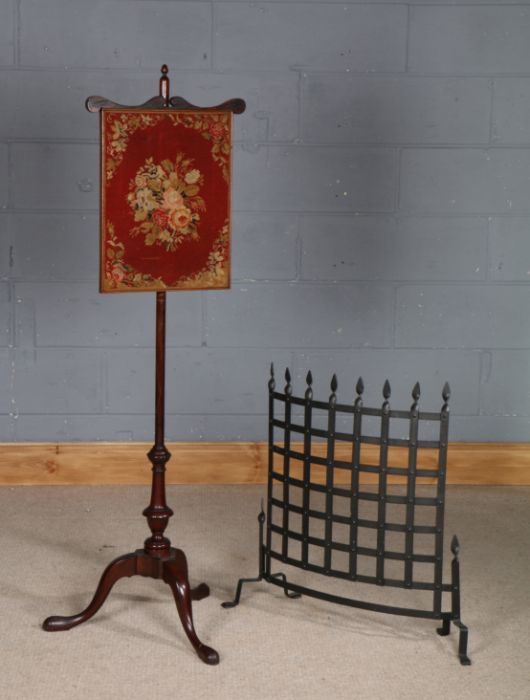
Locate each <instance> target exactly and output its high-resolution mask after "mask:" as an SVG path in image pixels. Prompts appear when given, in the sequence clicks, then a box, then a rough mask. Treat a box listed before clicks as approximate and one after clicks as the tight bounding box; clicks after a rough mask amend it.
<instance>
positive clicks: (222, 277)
mask: <svg viewBox="0 0 530 700" xmlns="http://www.w3.org/2000/svg"><path fill="white" fill-rule="evenodd" d="M228 240H229V226H228V219H227V220H226V221H225V224H224V226H223V228H222V229H221V231H220V233H219V236H218V237H217V239H216V240H215V242H214V245H213V248H212V250H211V251H210V254H209V255H208V260H207V262H206V265H205V268H204V270H201V271H200V272H197V273H196V274H195V275H193V276H191V277H186V278H183V279H179V280H177V283H178V286H179V288H180V289H186V288H187V287H189V288H191V289H198V288H201V287H206V288H207V287H223V286H225V285H226V283H227V282H228V266H227V259H226V254H227V250H228Z"/></svg>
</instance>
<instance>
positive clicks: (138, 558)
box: [42, 547, 219, 665]
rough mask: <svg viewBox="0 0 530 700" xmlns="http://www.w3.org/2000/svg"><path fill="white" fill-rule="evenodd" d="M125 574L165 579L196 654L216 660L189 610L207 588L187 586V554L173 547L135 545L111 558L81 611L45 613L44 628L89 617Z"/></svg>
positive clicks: (73, 623)
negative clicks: (159, 549)
mask: <svg viewBox="0 0 530 700" xmlns="http://www.w3.org/2000/svg"><path fill="white" fill-rule="evenodd" d="M126 576H149V577H150V578H161V579H162V580H163V581H165V583H167V584H168V586H169V587H170V588H171V592H172V593H173V597H174V598H175V603H176V605H177V611H178V614H179V617H180V621H181V623H182V626H183V627H184V631H185V632H186V635H187V637H188V639H189V640H190V642H191V645H192V646H193V648H194V649H195V651H196V652H197V655H198V656H199V658H200V659H201V661H204V663H205V664H210V665H214V664H218V663H219V654H218V653H217V652H216V651H215V649H212V648H211V647H208V646H206V645H205V644H203V643H202V642H201V641H200V639H199V638H198V637H197V633H196V632H195V628H194V626H193V615H192V610H191V601H192V600H201V599H202V598H206V597H207V596H208V595H210V589H209V588H208V586H207V585H206V584H205V583H201V584H200V585H199V586H197V588H194V589H190V583H189V579H188V564H187V561H186V556H185V554H184V552H183V551H182V550H181V549H175V548H174V547H171V548H170V549H169V550H168V552H167V553H166V552H163V553H161V554H151V553H150V552H148V551H146V550H145V549H138V550H136V552H133V553H131V554H125V555H124V556H121V557H118V558H117V559H114V561H112V562H111V563H110V564H109V565H108V566H107V568H106V569H105V571H104V572H103V575H102V576H101V579H100V582H99V585H98V587H97V589H96V592H95V594H94V597H93V598H92V600H91V602H90V603H89V605H88V606H87V607H86V608H85V609H84V610H83V611H82V612H80V613H78V614H77V615H70V616H59V615H54V616H52V617H48V618H47V619H46V620H44V622H43V624H42V627H43V629H45V630H46V631H47V632H61V631H65V630H69V629H71V628H72V627H76V625H80V624H81V623H83V622H86V621H87V620H90V618H91V617H93V616H94V615H95V614H96V613H97V611H98V610H99V609H100V608H101V606H102V605H103V603H104V602H105V600H106V599H107V596H108V595H109V593H110V591H111V590H112V587H113V586H114V584H115V583H116V582H117V581H119V580H120V579H121V578H125V577H126Z"/></svg>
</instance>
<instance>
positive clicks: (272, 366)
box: [269, 362, 276, 391]
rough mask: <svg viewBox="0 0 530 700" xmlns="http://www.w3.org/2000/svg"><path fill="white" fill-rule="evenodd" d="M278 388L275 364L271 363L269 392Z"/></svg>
mask: <svg viewBox="0 0 530 700" xmlns="http://www.w3.org/2000/svg"><path fill="white" fill-rule="evenodd" d="M275 387H276V381H275V379H274V363H273V362H271V376H270V379H269V391H274V389H275Z"/></svg>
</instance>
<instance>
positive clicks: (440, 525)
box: [223, 365, 471, 665]
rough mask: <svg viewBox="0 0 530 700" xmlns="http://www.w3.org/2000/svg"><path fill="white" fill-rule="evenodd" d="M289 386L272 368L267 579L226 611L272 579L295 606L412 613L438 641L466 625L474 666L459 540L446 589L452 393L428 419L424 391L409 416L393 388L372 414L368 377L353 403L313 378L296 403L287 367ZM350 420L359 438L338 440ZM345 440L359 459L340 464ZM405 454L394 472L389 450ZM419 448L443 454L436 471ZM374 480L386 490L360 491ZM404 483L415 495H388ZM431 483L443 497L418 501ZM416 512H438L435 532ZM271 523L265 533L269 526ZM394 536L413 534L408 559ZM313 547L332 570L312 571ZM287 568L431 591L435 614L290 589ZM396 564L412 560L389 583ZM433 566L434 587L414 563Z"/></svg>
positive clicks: (263, 564)
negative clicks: (396, 507) (345, 560)
mask: <svg viewBox="0 0 530 700" xmlns="http://www.w3.org/2000/svg"><path fill="white" fill-rule="evenodd" d="M285 380H286V385H285V389H284V392H283V393H282V392H278V391H276V384H275V379H274V369H273V367H272V365H271V377H270V381H269V384H268V386H269V468H268V489H267V516H265V513H264V511H263V503H262V508H261V512H260V514H259V516H258V522H259V574H258V576H257V577H254V578H243V579H240V580H239V582H238V584H237V589H236V594H235V598H234V600H233V601H231V602H226V603H223V607H225V608H230V607H234V606H236V605H238V603H239V601H240V597H241V591H242V586H243V584H244V583H250V582H258V581H262V580H264V581H267V582H268V583H272V584H273V585H275V586H279V587H281V588H283V590H284V593H285V595H287V596H288V597H290V598H299V597H300V596H301V595H302V594H303V595H308V596H312V597H315V598H320V599H322V600H327V601H330V602H333V603H339V604H341V605H348V606H350V607H356V608H362V609H364V610H371V611H376V612H384V613H390V614H393V615H407V616H410V617H419V618H428V619H433V620H441V621H442V626H441V627H440V628H439V629H438V630H437V632H438V634H440V635H442V636H445V635H448V634H449V632H450V627H451V622H453V623H454V624H455V625H456V627H458V629H459V632H460V635H459V645H458V656H459V658H460V663H461V664H463V665H469V664H470V663H471V661H470V659H469V657H468V655H467V642H468V628H467V627H466V626H465V625H464V624H463V623H462V621H461V619H460V563H459V558H458V554H459V548H460V547H459V543H458V539H457V538H456V536H454V537H453V539H452V542H451V552H452V554H453V560H452V562H451V582H450V583H444V582H443V534H444V532H443V530H444V512H445V481H446V466H447V444H448V429H449V397H450V388H449V385H448V384H447V383H446V384H445V385H444V387H443V391H442V397H443V400H444V403H443V406H442V408H441V410H440V412H439V413H429V412H425V411H421V412H420V410H419V407H418V402H419V398H420V386H419V383H416V385H415V386H414V388H413V390H412V397H413V400H414V401H413V404H412V406H411V408H410V410H409V411H397V410H393V409H391V408H390V403H389V398H390V394H391V389H390V384H389V382H388V380H387V381H386V382H385V384H384V387H383V398H384V402H383V404H382V407H381V408H368V407H365V406H364V405H363V398H362V395H363V392H364V385H363V381H362V379H359V381H358V382H357V386H356V392H357V398H356V399H355V401H354V403H353V404H339V403H337V394H336V391H337V378H336V376H335V375H334V376H333V379H332V381H331V395H330V397H329V400H328V401H327V402H324V401H315V400H314V399H313V389H312V384H313V378H312V376H311V372H308V374H307V379H306V382H307V389H306V391H305V394H304V397H303V398H302V397H296V396H293V391H292V383H291V375H290V372H289V370H288V369H287V370H286V372H285ZM276 402H279V403H280V404H283V405H284V411H283V413H284V417H283V419H279V418H276V417H275V410H274V409H275V403H276ZM293 406H298V407H300V408H301V410H303V418H304V421H303V425H300V424H298V423H296V422H294V421H293V415H292V408H293ZM315 410H317V411H325V412H326V413H327V430H323V429H318V428H315V427H313V425H312V423H313V420H312V419H313V415H314V413H313V412H314V411H315ZM338 414H340V415H341V416H342V415H349V416H350V418H351V419H352V422H353V430H352V432H351V433H350V432H348V433H345V432H338V431H337V429H336V425H337V415H338ZM364 416H375V417H377V418H380V434H379V436H373V435H367V434H366V433H365V432H363V417H364ZM393 418H398V419H406V420H407V421H408V425H409V436H408V438H406V439H404V438H392V437H390V422H391V420H392V419H393ZM422 421H430V422H438V423H439V439H438V440H423V439H419V437H418V436H419V427H420V424H421V422H422ZM275 428H276V429H279V430H281V431H283V440H282V441H281V442H282V443H283V445H282V446H280V445H278V444H275V440H274V429H275ZM293 433H294V434H298V435H301V436H303V451H302V452H300V451H297V450H296V449H293V448H292V445H291V435H292V434H293ZM313 437H315V438H319V439H324V440H325V441H326V456H325V457H323V456H317V455H315V454H313V453H312V438H313ZM337 441H340V442H341V443H350V444H351V460H348V461H345V460H340V459H337V458H336V456H335V448H336V443H337ZM363 444H371V445H377V446H379V460H378V464H377V465H369V464H364V463H363V461H362V459H361V447H362V445H363ZM393 446H394V447H401V448H406V449H407V451H408V466H407V467H394V466H392V465H391V464H389V447H393ZM418 449H429V450H435V451H437V454H438V459H437V468H434V469H433V468H428V469H427V468H422V467H418V463H417V458H418ZM275 454H276V455H280V456H281V458H282V462H283V470H282V471H281V472H280V471H276V470H275V467H274V455H275ZM292 460H294V461H298V462H301V463H302V464H303V478H302V479H298V478H294V477H293V476H292V475H291V461H292ZM312 465H320V466H321V467H324V468H325V470H326V479H325V482H326V483H325V484H321V483H315V482H313V481H312V480H311V466H312ZM339 469H340V470H342V471H344V470H347V471H349V472H350V474H351V479H350V486H349V488H344V487H342V486H341V487H338V486H334V472H335V470H339ZM363 472H365V473H366V472H370V473H372V474H376V475H377V478H378V488H377V491H376V492H375V493H374V492H370V491H363V490H362V489H361V488H360V478H359V477H360V474H361V473H363ZM393 475H395V476H401V477H405V479H406V494H405V495H393V494H389V493H388V492H387V486H388V477H389V476H393ZM422 477H429V478H430V479H431V480H432V481H433V482H434V483H435V490H436V495H435V497H429V498H427V497H423V496H419V495H417V478H422ZM273 485H281V488H282V497H281V498H277V497H275V496H274V494H273ZM291 486H296V487H298V488H301V489H302V505H301V506H300V505H297V504H294V503H293V502H291V500H290V498H289V496H290V487H291ZM311 492H320V493H322V494H324V495H325V510H324V511H318V510H314V509H311V508H310V494H311ZM335 495H337V496H342V497H346V498H348V499H349V507H350V514H349V516H344V515H339V514H337V513H335V512H334V510H333V496H335ZM362 501H375V502H377V518H376V519H375V520H368V519H361V518H359V503H360V502H362ZM387 504H402V505H404V506H405V513H406V517H405V522H404V523H395V522H389V521H388V519H387V513H386V507H387ZM417 506H422V507H430V508H434V509H435V518H434V525H432V526H431V525H419V524H415V513H416V511H415V509H416V507H417ZM273 508H278V509H280V511H281V514H282V518H281V520H282V523H281V525H277V524H274V523H273V518H272V509H273ZM291 513H295V514H298V515H299V516H300V517H301V528H300V530H301V531H300V532H296V531H294V530H293V529H291V528H290V527H289V520H290V514H291ZM311 518H315V519H318V520H321V521H324V523H325V525H324V528H325V534H324V537H323V538H318V537H312V536H310V534H309V523H310V519H311ZM265 523H266V528H265ZM333 523H342V524H343V525H347V526H348V527H349V541H348V543H344V542H337V541H334V539H333ZM362 528H368V529H372V530H373V529H375V530H376V531H377V544H376V546H375V547H361V546H359V545H358V534H359V530H360V529H362ZM389 531H394V532H402V533H404V536H405V547H404V550H405V551H404V552H396V551H389V550H387V549H386V548H385V535H386V533H387V532H389ZM273 533H275V534H276V535H278V536H279V537H280V538H281V547H280V548H279V549H280V551H276V549H275V548H274V547H273V544H272V535H273ZM417 533H418V534H420V533H421V534H429V535H433V536H434V537H433V540H434V547H433V552H432V554H424V553H421V554H419V553H416V552H415V550H414V535H415V534H417ZM290 541H291V542H293V541H294V542H298V543H300V552H301V554H300V556H299V557H293V556H292V555H291V556H290V555H289V554H290V551H289V546H288V545H289V542H290ZM309 545H313V546H316V547H320V548H322V550H323V557H322V558H323V565H318V564H315V563H311V562H310V560H309V556H308V552H309ZM334 550H336V551H342V552H346V553H347V554H348V555H349V567H348V570H347V571H344V570H337V569H334V568H333V567H332V552H333V551H334ZM359 555H361V556H364V557H373V558H375V576H369V575H365V574H361V573H359V572H358V570H357V568H358V567H357V564H358V556H359ZM272 560H278V561H281V562H283V563H285V564H288V565H290V566H295V567H298V568H301V569H304V570H307V571H310V572H314V573H318V574H323V575H325V576H331V577H337V578H342V579H347V580H349V581H352V582H360V583H368V584H375V585H377V586H391V587H397V588H404V589H413V590H414V589H415V590H424V591H432V593H433V598H432V606H431V607H430V608H428V609H417V608H409V607H395V606H392V605H383V604H380V603H372V602H369V601H364V600H356V599H353V598H347V597H342V596H337V595H333V594H331V593H327V592H325V591H321V590H314V589H312V588H308V587H305V586H301V585H299V584H295V583H291V582H289V581H288V580H287V577H286V575H285V574H283V573H271V561H272ZM387 560H398V561H402V562H403V577H402V578H389V577H387V576H385V563H386V561H387ZM416 562H419V563H429V564H432V565H433V572H434V575H433V579H432V581H424V580H421V581H420V580H417V579H415V578H414V564H415V563H416ZM444 592H446V593H450V594H451V610H450V612H444V611H443V610H442V594H443V593H444Z"/></svg>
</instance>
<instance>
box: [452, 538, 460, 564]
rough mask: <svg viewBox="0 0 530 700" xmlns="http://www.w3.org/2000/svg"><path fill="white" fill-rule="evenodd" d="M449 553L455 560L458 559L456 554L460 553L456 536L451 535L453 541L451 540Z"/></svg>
mask: <svg viewBox="0 0 530 700" xmlns="http://www.w3.org/2000/svg"><path fill="white" fill-rule="evenodd" d="M451 552H452V553H453V555H454V557H455V559H458V553H459V552H460V542H459V541H458V537H457V536H456V535H453V539H452V540H451Z"/></svg>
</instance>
